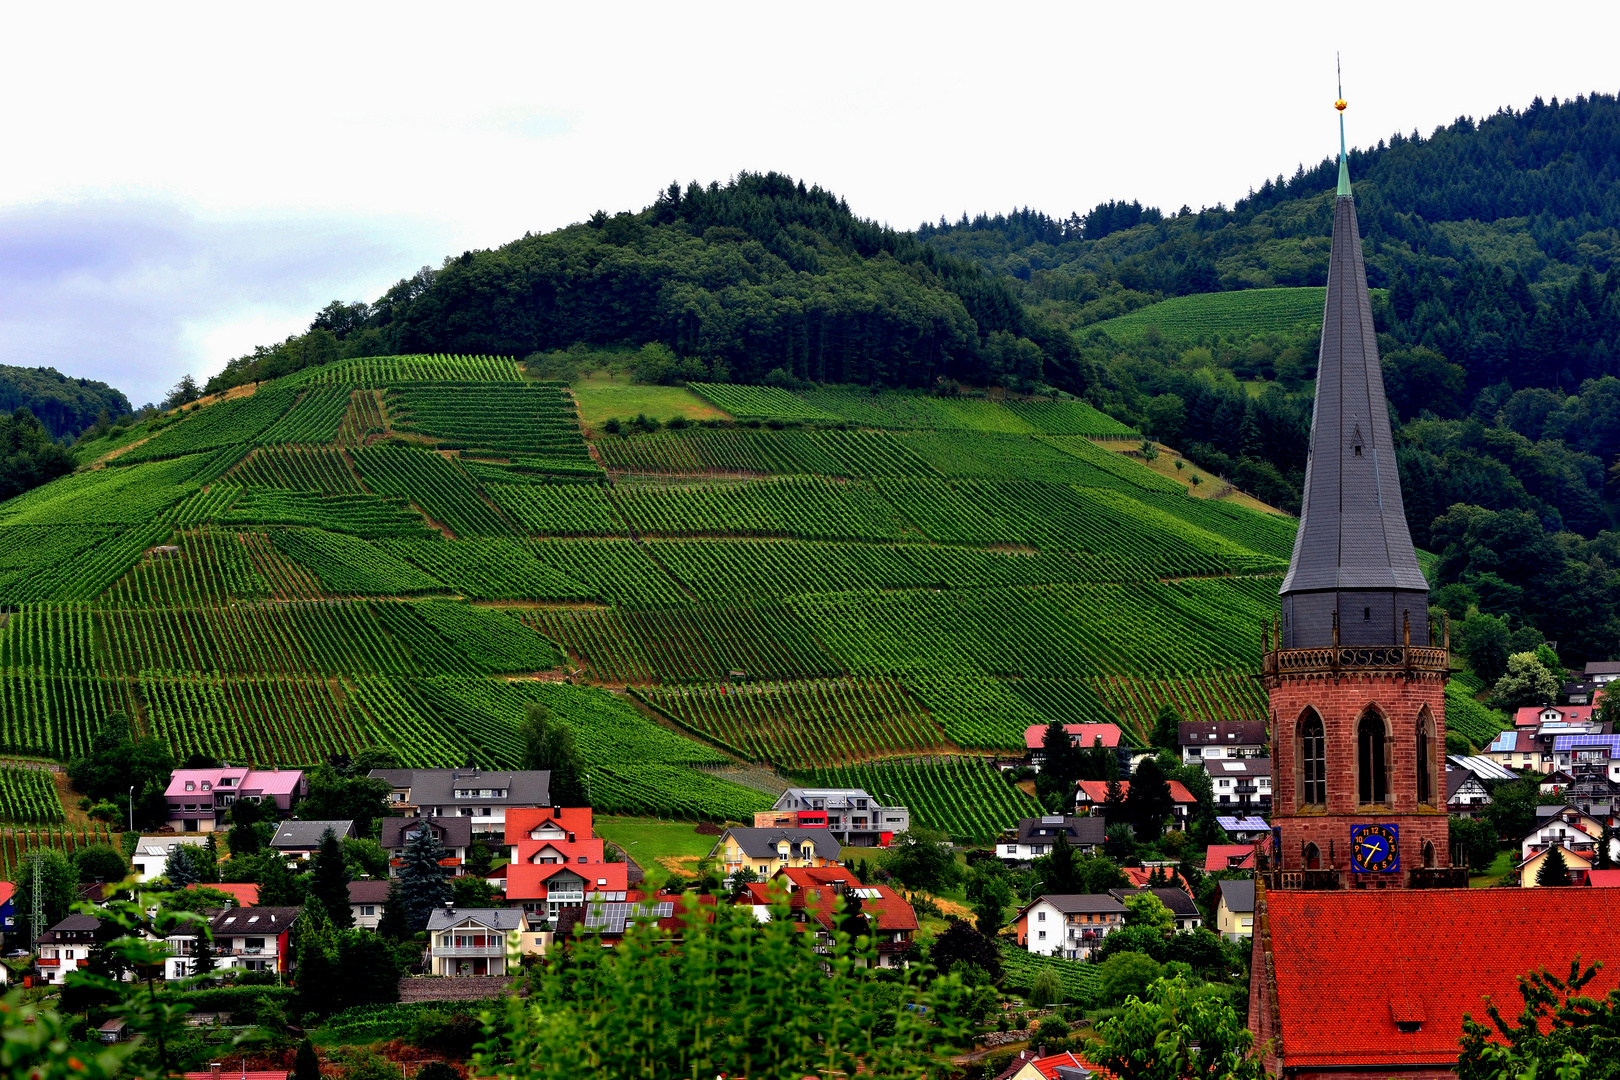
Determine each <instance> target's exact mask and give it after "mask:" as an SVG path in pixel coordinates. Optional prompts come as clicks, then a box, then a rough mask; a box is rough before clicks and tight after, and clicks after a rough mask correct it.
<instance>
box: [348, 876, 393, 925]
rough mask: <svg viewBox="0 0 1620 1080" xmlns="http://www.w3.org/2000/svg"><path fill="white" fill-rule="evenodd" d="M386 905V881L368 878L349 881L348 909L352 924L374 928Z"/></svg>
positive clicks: (380, 919)
mask: <svg viewBox="0 0 1620 1080" xmlns="http://www.w3.org/2000/svg"><path fill="white" fill-rule="evenodd" d="M387 906H388V882H386V881H377V880H375V879H372V878H368V879H366V880H364V881H351V882H349V911H350V913H351V914H353V915H354V925H356V926H358V927H360V928H361V929H363V930H375V929H377V924H378V923H379V922H381V921H382V916H383V910H384V909H385V908H386V907H387Z"/></svg>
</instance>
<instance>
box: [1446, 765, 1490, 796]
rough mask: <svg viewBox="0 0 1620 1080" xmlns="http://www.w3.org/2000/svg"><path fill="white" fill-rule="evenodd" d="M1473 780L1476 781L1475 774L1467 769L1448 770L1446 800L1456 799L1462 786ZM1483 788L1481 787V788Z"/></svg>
mask: <svg viewBox="0 0 1620 1080" xmlns="http://www.w3.org/2000/svg"><path fill="white" fill-rule="evenodd" d="M1472 779H1474V774H1473V773H1471V772H1469V771H1468V770H1467V769H1447V770H1446V798H1447V799H1451V798H1452V797H1454V796H1455V795H1456V794H1457V792H1458V791H1459V790H1460V789H1461V788H1462V786H1463V785H1464V784H1466V783H1468V781H1470V780H1472ZM1483 786H1484V785H1481V787H1483Z"/></svg>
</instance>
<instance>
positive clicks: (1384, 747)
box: [1356, 709, 1389, 806]
mask: <svg viewBox="0 0 1620 1080" xmlns="http://www.w3.org/2000/svg"><path fill="white" fill-rule="evenodd" d="M1356 780H1357V784H1358V791H1357V794H1358V795H1359V797H1360V801H1361V805H1363V806H1368V805H1371V804H1373V803H1381V802H1387V801H1388V800H1389V743H1388V740H1387V739H1386V738H1385V731H1384V719H1383V717H1381V716H1379V715H1378V714H1377V713H1375V712H1373V711H1372V710H1370V709H1369V710H1368V711H1367V712H1365V713H1363V714H1362V717H1361V722H1360V723H1358V724H1357V725H1356Z"/></svg>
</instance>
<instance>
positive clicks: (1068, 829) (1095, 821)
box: [1018, 814, 1108, 847]
mask: <svg viewBox="0 0 1620 1080" xmlns="http://www.w3.org/2000/svg"><path fill="white" fill-rule="evenodd" d="M1107 828H1108V820H1107V819H1106V818H1103V817H1100V816H1093V817H1063V816H1061V815H1059V814H1048V815H1047V816H1045V817H1038V818H1024V819H1023V820H1021V821H1019V823H1018V842H1019V843H1020V844H1051V843H1056V842H1057V836H1058V832H1059V831H1060V830H1061V831H1062V832H1063V833H1064V834H1066V835H1067V836H1068V838H1069V844H1070V845H1071V846H1073V847H1083V846H1095V845H1097V844H1101V843H1102V842H1103V841H1105V840H1106V839H1107V836H1105V835H1104V830H1106V829H1107Z"/></svg>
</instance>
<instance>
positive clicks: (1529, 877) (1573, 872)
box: [1516, 847, 1592, 889]
mask: <svg viewBox="0 0 1620 1080" xmlns="http://www.w3.org/2000/svg"><path fill="white" fill-rule="evenodd" d="M1563 851H1564V864H1565V865H1566V866H1568V867H1569V883H1570V884H1571V885H1585V884H1586V875H1587V873H1588V872H1589V871H1590V870H1591V869H1592V858H1591V856H1588V855H1582V854H1581V853H1580V852H1578V851H1571V850H1569V848H1564V849H1563ZM1551 853H1552V848H1550V847H1548V848H1542V849H1541V850H1540V851H1538V852H1536V853H1535V854H1534V855H1532V856H1530V857H1529V858H1528V859H1526V860H1524V861H1523V862H1521V863H1520V864H1519V865H1518V867H1516V870H1517V872H1518V875H1519V884H1520V885H1522V886H1524V887H1525V888H1526V889H1533V888H1535V887H1536V875H1537V874H1539V873H1541V864H1542V863H1544V862H1546V861H1547V856H1548V855H1550V854H1551Z"/></svg>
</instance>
